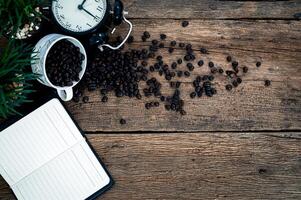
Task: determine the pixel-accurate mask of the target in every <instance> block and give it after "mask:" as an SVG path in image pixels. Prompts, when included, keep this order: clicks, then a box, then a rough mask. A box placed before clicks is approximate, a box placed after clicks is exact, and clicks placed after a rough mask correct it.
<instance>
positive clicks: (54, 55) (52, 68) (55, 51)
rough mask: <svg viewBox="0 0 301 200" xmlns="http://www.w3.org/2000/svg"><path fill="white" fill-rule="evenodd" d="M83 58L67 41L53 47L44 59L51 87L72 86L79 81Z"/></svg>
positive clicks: (77, 48) (77, 49) (78, 50)
mask: <svg viewBox="0 0 301 200" xmlns="http://www.w3.org/2000/svg"><path fill="white" fill-rule="evenodd" d="M84 59H85V56H84V55H83V54H82V53H81V52H80V49H79V47H77V46H75V45H74V44H73V43H72V42H70V41H68V40H61V41H59V42H57V43H56V44H54V45H53V47H52V48H51V49H50V51H49V53H48V55H47V58H46V74H47V77H48V78H49V80H50V82H51V83H52V84H53V85H56V86H60V87H64V86H72V85H73V82H74V81H75V82H77V81H79V79H80V78H79V73H80V72H81V71H82V62H83V60H84Z"/></svg>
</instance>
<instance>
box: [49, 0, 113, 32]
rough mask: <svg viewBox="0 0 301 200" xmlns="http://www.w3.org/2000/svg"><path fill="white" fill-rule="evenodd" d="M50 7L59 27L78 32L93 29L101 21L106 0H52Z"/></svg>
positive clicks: (104, 12)
mask: <svg viewBox="0 0 301 200" xmlns="http://www.w3.org/2000/svg"><path fill="white" fill-rule="evenodd" d="M51 9H52V12H53V15H54V18H55V20H56V21H57V22H58V24H59V25H60V26H61V27H63V28H64V29H66V30H67V31H70V32H73V33H78V34H80V33H86V32H89V31H92V30H94V29H95V28H96V27H97V26H98V25H99V24H100V23H101V22H102V21H103V19H104V17H105V14H106V10H107V0H53V1H52V8H51Z"/></svg>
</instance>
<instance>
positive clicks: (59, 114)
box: [53, 106, 78, 140]
mask: <svg viewBox="0 0 301 200" xmlns="http://www.w3.org/2000/svg"><path fill="white" fill-rule="evenodd" d="M53 107H54V110H55V112H56V113H57V114H58V116H59V117H60V119H61V120H62V121H63V122H64V124H65V126H66V127H67V129H68V130H69V132H70V133H71V135H72V136H73V138H74V139H75V140H78V138H77V137H76V136H75V135H74V131H72V130H71V128H70V126H69V123H67V122H66V121H65V118H63V117H62V115H61V113H60V112H59V111H58V110H57V107H56V106H53ZM64 111H65V110H64ZM65 112H66V111H65ZM67 117H69V118H70V116H69V115H68V116H67ZM71 121H72V120H71ZM72 124H74V122H73V121H72ZM76 129H77V128H76ZM77 131H78V129H77Z"/></svg>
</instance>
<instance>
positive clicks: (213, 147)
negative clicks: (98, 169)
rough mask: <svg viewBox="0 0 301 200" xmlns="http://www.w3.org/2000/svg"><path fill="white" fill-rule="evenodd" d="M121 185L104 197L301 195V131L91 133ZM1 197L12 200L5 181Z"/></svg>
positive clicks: (296, 196)
mask: <svg viewBox="0 0 301 200" xmlns="http://www.w3.org/2000/svg"><path fill="white" fill-rule="evenodd" d="M88 139H89V141H90V142H91V143H92V145H93V147H94V148H95V149H96V151H97V153H98V154H99V155H100V156H101V158H102V159H103V161H104V163H106V165H107V166H108V169H109V171H110V172H111V173H112V175H113V177H114V179H115V180H116V185H115V186H114V187H113V188H112V189H111V190H110V191H108V192H107V193H106V194H105V195H104V196H102V197H100V198H99V199H104V200H105V199H108V200H109V199H116V200H117V199H120V200H121V199H131V200H135V199H137V200H141V199H232V200H233V199H273V200H276V199H286V200H288V199H300V198H301V187H300V186H301V157H300V155H301V134H300V132H299V133H292V132H286V133H264V132H262V133H199V134H198V133H174V134H163V133H162V134H92V135H88ZM0 199H13V198H12V195H11V193H10V191H9V189H8V188H7V186H6V184H4V182H3V181H1V183H0Z"/></svg>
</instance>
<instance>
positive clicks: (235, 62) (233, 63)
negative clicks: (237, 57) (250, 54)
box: [232, 61, 238, 70]
mask: <svg viewBox="0 0 301 200" xmlns="http://www.w3.org/2000/svg"><path fill="white" fill-rule="evenodd" d="M232 67H233V69H234V70H235V68H237V67H238V62H237V61H233V62H232Z"/></svg>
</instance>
